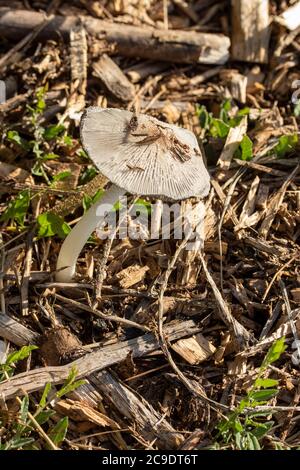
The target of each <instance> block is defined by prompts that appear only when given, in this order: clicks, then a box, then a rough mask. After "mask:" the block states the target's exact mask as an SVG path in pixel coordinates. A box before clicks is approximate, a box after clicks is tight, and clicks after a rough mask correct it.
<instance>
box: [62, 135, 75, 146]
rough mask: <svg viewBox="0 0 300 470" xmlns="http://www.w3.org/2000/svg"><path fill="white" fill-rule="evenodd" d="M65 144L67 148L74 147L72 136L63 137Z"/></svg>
mask: <svg viewBox="0 0 300 470" xmlns="http://www.w3.org/2000/svg"><path fill="white" fill-rule="evenodd" d="M63 143H64V144H65V145H66V146H67V147H72V145H73V139H72V137H71V136H70V135H68V134H66V135H64V137H63Z"/></svg>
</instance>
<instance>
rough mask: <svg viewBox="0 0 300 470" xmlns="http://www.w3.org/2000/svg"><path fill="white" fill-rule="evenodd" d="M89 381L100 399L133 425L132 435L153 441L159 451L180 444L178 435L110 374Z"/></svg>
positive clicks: (147, 404)
mask: <svg viewBox="0 0 300 470" xmlns="http://www.w3.org/2000/svg"><path fill="white" fill-rule="evenodd" d="M94 377H95V376H93V378H92V384H93V385H94V386H95V387H96V388H97V389H98V390H100V392H101V393H102V394H103V396H105V397H107V399H108V400H109V401H110V402H111V403H112V404H113V405H114V406H115V407H116V408H117V409H118V410H119V412H121V413H122V415H124V416H125V417H126V418H127V419H128V420H130V421H132V422H133V423H134V426H135V427H136V431H137V432H138V433H139V434H141V435H142V436H143V437H144V439H147V440H148V441H149V442H151V441H153V439H154V440H155V445H157V446H158V448H160V449H176V448H177V447H178V446H179V445H180V444H181V443H182V441H183V437H182V434H180V433H179V432H176V431H175V429H174V428H173V427H172V426H171V425H170V424H169V423H168V421H167V420H166V419H164V418H163V417H162V416H161V414H160V413H159V412H158V411H157V410H155V409H154V408H153V406H151V405H150V404H149V403H148V402H147V401H146V400H145V399H144V398H143V397H142V396H141V395H139V394H137V393H136V392H135V393H133V391H132V390H130V389H129V388H127V387H126V386H124V385H123V384H121V383H120V382H118V381H117V380H116V379H115V378H114V377H113V375H112V374H110V373H109V372H107V371H105V370H104V371H102V372H100V373H98V374H97V376H96V377H95V378H94Z"/></svg>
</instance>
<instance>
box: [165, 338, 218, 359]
mask: <svg viewBox="0 0 300 470" xmlns="http://www.w3.org/2000/svg"><path fill="white" fill-rule="evenodd" d="M172 349H173V350H174V351H175V352H177V354H179V355H180V356H181V357H183V359H185V360H186V361H187V362H188V363H189V364H192V365H194V364H199V363H200V362H203V361H206V359H208V358H209V357H210V356H211V355H212V354H213V353H214V352H215V351H216V348H215V347H214V345H213V344H212V343H211V342H210V341H208V340H207V339H206V338H205V337H204V336H203V335H202V334H201V333H198V334H197V335H196V336H192V337H191V338H184V339H180V340H178V341H176V343H174V344H173V346H172Z"/></svg>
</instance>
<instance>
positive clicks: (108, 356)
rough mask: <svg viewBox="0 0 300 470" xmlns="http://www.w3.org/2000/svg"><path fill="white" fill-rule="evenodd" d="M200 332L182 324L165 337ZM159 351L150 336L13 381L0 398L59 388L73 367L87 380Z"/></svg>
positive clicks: (0, 390) (188, 323) (169, 329)
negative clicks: (125, 362)
mask: <svg viewBox="0 0 300 470" xmlns="http://www.w3.org/2000/svg"><path fill="white" fill-rule="evenodd" d="M198 332H199V328H198V327H197V326H196V325H195V323H194V322H193V321H186V322H179V323H176V324H174V325H169V326H168V327H166V328H165V334H166V336H167V337H168V339H169V340H174V339H179V338H181V337H184V336H189V335H193V334H195V333H198ZM1 334H2V336H3V338H5V339H9V335H11V332H8V334H9V335H7V334H6V329H5V328H3V330H2V333H1ZM157 349H159V341H158V340H157V339H155V338H154V337H153V335H152V334H151V333H147V334H145V335H143V336H140V337H138V338H134V339H131V340H129V341H122V342H120V343H117V344H114V345H111V346H107V347H104V348H102V349H100V350H99V351H95V352H92V353H90V354H86V355H85V356H83V357H81V358H80V359H77V360H76V361H73V362H71V363H70V364H67V365H65V366H55V367H44V368H40V369H35V370H31V371H30V372H25V373H22V374H18V375H16V376H14V377H12V378H11V379H9V380H6V381H4V382H2V383H1V384H0V395H2V396H3V397H6V398H10V397H14V396H16V395H18V394H20V393H22V394H23V393H31V392H34V391H36V390H41V389H42V388H43V387H44V386H45V385H46V383H47V382H50V383H53V384H59V383H62V382H64V380H66V379H67V377H68V375H69V373H70V370H71V368H72V367H76V369H77V371H78V373H77V377H78V378H80V377H86V376H88V375H90V374H92V373H94V372H96V371H99V370H102V369H105V368H106V367H109V366H111V365H113V364H116V363H118V362H121V361H123V360H125V359H126V357H127V356H128V354H131V355H132V357H141V356H144V355H146V354H149V353H151V352H153V351H155V350H157Z"/></svg>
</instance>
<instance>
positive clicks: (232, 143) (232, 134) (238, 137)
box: [218, 116, 248, 170]
mask: <svg viewBox="0 0 300 470" xmlns="http://www.w3.org/2000/svg"><path fill="white" fill-rule="evenodd" d="M247 123H248V121H247V116H245V117H244V118H243V119H242V120H241V122H240V123H239V125H238V126H236V127H231V128H230V130H229V133H228V136H227V139H226V142H225V145H224V148H223V151H222V153H221V155H220V158H219V160H218V164H219V165H220V168H222V169H225V170H228V168H229V167H230V163H231V160H232V158H233V155H234V152H235V151H236V150H237V148H238V146H239V145H240V143H241V141H242V140H243V137H244V135H245V134H246V132H247V125H248V124H247Z"/></svg>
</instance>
